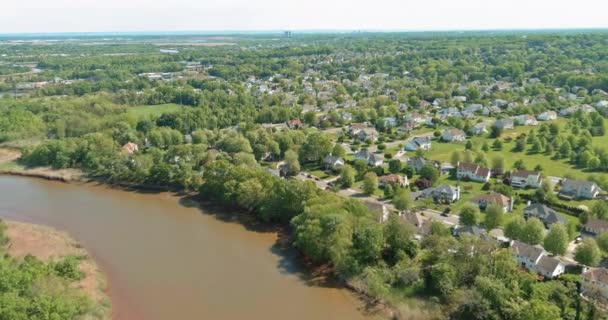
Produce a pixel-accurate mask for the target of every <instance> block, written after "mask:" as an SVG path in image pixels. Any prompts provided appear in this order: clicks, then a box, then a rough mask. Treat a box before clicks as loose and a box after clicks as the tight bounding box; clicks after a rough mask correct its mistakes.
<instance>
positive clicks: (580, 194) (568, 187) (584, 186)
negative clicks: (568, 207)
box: [559, 179, 601, 200]
mask: <svg viewBox="0 0 608 320" xmlns="http://www.w3.org/2000/svg"><path fill="white" fill-rule="evenodd" d="M600 191H601V189H600V188H599V187H598V186H597V184H595V183H594V182H591V181H584V180H571V179H564V180H562V188H561V189H560V190H559V196H560V197H561V198H564V199H569V200H572V199H595V198H596V197H597V195H598V194H599V193H600Z"/></svg>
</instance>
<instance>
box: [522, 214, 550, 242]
mask: <svg viewBox="0 0 608 320" xmlns="http://www.w3.org/2000/svg"><path fill="white" fill-rule="evenodd" d="M544 233H545V226H544V225H543V223H542V222H541V221H540V220H539V219H538V218H530V219H528V221H526V225H525V226H524V228H523V232H522V235H521V241H523V242H525V243H527V244H531V245H537V244H541V243H542V242H543V238H544Z"/></svg>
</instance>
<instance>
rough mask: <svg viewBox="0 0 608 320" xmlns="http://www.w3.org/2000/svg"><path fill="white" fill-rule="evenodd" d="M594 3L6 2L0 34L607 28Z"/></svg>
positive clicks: (539, 0)
mask: <svg viewBox="0 0 608 320" xmlns="http://www.w3.org/2000/svg"><path fill="white" fill-rule="evenodd" d="M607 9H608V3H607V2H602V1H599V0H580V1H578V2H576V3H574V4H573V3H572V2H566V1H565V0H553V1H551V0H536V1H533V2H532V1H526V0H513V1H510V2H508V3H505V2H498V3H496V2H490V1H484V0H461V1H458V2H455V1H451V0H428V1H398V0H377V1H374V2H369V1H361V0H353V1H346V0H337V1H332V2H328V1H321V0H307V1H291V2H285V1H279V0H257V1H246V0H227V1H222V2H221V3H217V2H216V1H213V2H211V1H195V0H173V1H171V2H168V1H160V0H148V1H146V0H106V1H104V2H103V3H101V2H97V1H91V0H81V1H76V0H52V1H49V0H30V1H16V0H8V1H7V3H6V4H3V5H2V10H1V11H0V34H15V33H16V34H27V33H34V34H37V33H38V34H44V33H138V32H147V33H163V32H166V33H171V32H207V33H211V32H235V31H239V32H269V31H280V30H300V31H337V32H349V31H359V30H361V31H384V32H407V31H409V32H419V31H477V30H522V29H523V30H547V29H548V30H556V29H603V28H608V19H606V18H605V12H606V10H607Z"/></svg>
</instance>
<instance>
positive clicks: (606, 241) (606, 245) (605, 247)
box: [595, 231, 608, 253]
mask: <svg viewBox="0 0 608 320" xmlns="http://www.w3.org/2000/svg"><path fill="white" fill-rule="evenodd" d="M595 241H596V242H597V245H598V247H599V248H600V249H601V250H602V251H603V252H604V253H608V231H604V232H602V233H600V234H599V235H598V236H597V237H596V238H595Z"/></svg>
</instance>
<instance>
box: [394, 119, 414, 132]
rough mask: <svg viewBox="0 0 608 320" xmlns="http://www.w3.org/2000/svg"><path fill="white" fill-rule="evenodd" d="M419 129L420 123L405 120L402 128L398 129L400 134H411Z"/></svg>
mask: <svg viewBox="0 0 608 320" xmlns="http://www.w3.org/2000/svg"><path fill="white" fill-rule="evenodd" d="M417 127H418V123H416V122H415V121H413V120H405V121H404V122H403V123H402V124H401V125H400V126H399V128H397V131H400V132H410V131H412V130H414V129H416V128H417Z"/></svg>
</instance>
